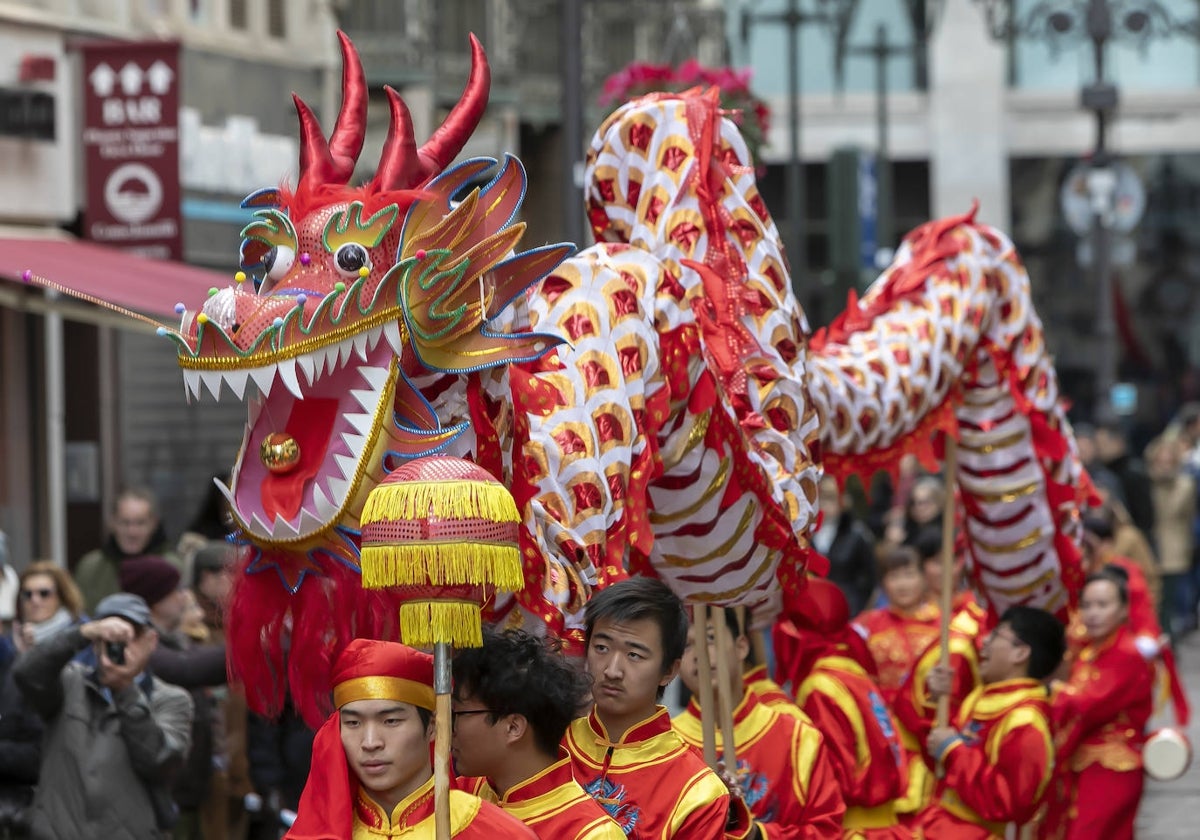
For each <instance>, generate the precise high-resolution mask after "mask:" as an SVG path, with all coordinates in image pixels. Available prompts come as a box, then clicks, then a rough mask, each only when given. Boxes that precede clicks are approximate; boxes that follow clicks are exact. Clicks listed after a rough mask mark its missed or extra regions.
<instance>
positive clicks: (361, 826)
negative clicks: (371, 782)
mask: <svg viewBox="0 0 1200 840" xmlns="http://www.w3.org/2000/svg"><path fill="white" fill-rule="evenodd" d="M289 836H290V835H289ZM433 836H434V825H433V778H432V777H430V778H429V780H428V781H426V782H425V784H423V785H421V787H419V788H417V789H416V790H415V791H413V792H412V793H411V794H409V795H408V796H407V797H406V798H405V799H403V800H401V801H400V803H399V804H398V805H396V807H395V808H393V809H392V813H391V814H386V813H384V811H383V809H382V808H380V807H379V806H378V805H377V804H375V801H374V800H372V799H371V798H370V797H369V796H367V794H366V793H364V792H363V790H362V788H359V789H358V792H357V794H356V795H355V797H354V829H353V834H351V836H350V840H383V838H387V837H433ZM450 836H451V837H456V838H460V840H496V838H498V837H505V838H508V837H512V838H530V840H534V838H536V837H537V835H536V834H534V833H533V831H531V830H530V829H528V828H526V827H525V826H524V825H522V824H521V823H520V822H519V821H517V820H516V819H515V818H513V817H511V816H509V815H508V814H506V813H504V812H503V811H501V810H500V809H499V808H497V807H496V806H495V805H493V804H491V803H490V802H484V801H483V800H481V799H480V798H479V797H477V796H472V795H471V794H469V793H464V792H463V791H460V790H451V791H450ZM328 837H330V838H333V837H335V835H334V834H330V835H328Z"/></svg>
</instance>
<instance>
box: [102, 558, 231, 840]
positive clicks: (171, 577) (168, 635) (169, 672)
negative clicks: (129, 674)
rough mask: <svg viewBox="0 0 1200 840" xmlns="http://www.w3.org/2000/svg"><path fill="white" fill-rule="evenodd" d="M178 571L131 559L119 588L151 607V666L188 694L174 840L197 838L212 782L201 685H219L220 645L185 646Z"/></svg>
mask: <svg viewBox="0 0 1200 840" xmlns="http://www.w3.org/2000/svg"><path fill="white" fill-rule="evenodd" d="M179 584H180V577H179V569H177V568H175V566H173V565H171V564H170V563H169V562H167V561H166V560H164V559H163V558H161V557H155V556H153V555H149V556H146V557H131V558H129V559H127V560H125V561H123V562H122V563H121V588H122V589H123V590H124V591H125V592H131V593H133V594H134V595H137V596H139V597H141V598H142V599H143V600H144V601H145V602H146V603H147V604H149V606H150V621H151V624H152V625H153V626H154V628H155V630H157V631H158V636H159V640H160V642H161V644H160V645H159V646H158V648H157V649H156V650H155V652H154V654H153V655H152V656H151V657H150V667H151V668H152V669H153V670H154V672H155V673H156V674H157V675H158V676H159V677H160V678H161V679H162V680H163V681H165V682H167V683H170V684H171V685H174V686H178V687H179V688H183V689H186V690H187V691H188V692H190V693H191V696H192V704H193V706H194V708H195V713H194V715H193V719H192V732H191V743H192V748H191V752H190V753H189V754H188V757H187V764H186V767H185V768H184V770H183V771H182V772H181V773H180V774H179V779H178V783H177V784H176V785H175V788H174V795H175V802H176V804H177V805H178V806H179V810H180V819H179V823H178V825H177V826H176V827H175V832H174V837H175V838H176V840H184V838H187V839H188V840H191V839H192V838H199V837H200V813H199V808H200V803H201V802H203V801H204V799H205V797H207V796H208V792H209V787H210V784H211V781H212V769H213V765H212V760H213V740H212V710H211V707H210V706H211V704H210V703H209V701H208V697H207V695H206V694H205V689H206V688H210V687H212V686H219V685H224V684H225V680H226V676H225V647H224V645H202V646H194V647H193V646H190V645H189V644H188V640H187V638H186V636H185V635H184V634H183V633H182V631H181V625H182V623H183V617H184V610H185V609H186V607H187V593H186V591H185V590H184V589H182V588H181V587H180V585H179Z"/></svg>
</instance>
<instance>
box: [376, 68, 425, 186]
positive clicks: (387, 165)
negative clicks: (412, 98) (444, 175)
mask: <svg viewBox="0 0 1200 840" xmlns="http://www.w3.org/2000/svg"><path fill="white" fill-rule="evenodd" d="M383 91H384V93H386V94H387V98H388V105H389V107H390V108H391V111H392V118H391V124H390V125H389V126H388V135H387V139H386V140H384V141H383V154H382V155H381V156H380V162H379V171H378V172H376V173H375V179H374V180H373V181H371V186H370V189H371V190H372V191H375V190H379V191H386V190H404V189H409V188H411V187H415V186H417V185H418V184H420V183H421V182H422V181H424V180H425V176H424V175H423V174H422V172H421V169H420V163H419V161H418V160H417V139H416V137H414V136H413V124H412V114H410V113H409V111H408V106H407V105H405V104H404V100H403V99H401V98H400V94H398V93H396V91H395V90H393V89H392V88H390V87H388V86H387V85H385V86H384V88H383Z"/></svg>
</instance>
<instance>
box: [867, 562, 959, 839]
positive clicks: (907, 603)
mask: <svg viewBox="0 0 1200 840" xmlns="http://www.w3.org/2000/svg"><path fill="white" fill-rule="evenodd" d="M879 565H880V572H881V575H880V582H881V585H882V586H883V591H884V594H885V595H887V599H888V605H887V606H886V607H882V608H880V609H877V610H871V611H870V612H866V613H863V614H862V615H860V616H859V617H858V619H857V620H856V623H857V624H858V626H859V627H861V628H862V629H863V631H864V632H865V633H866V634H867V647H868V648H870V650H871V656H872V657H873V658H874V659H875V667H876V669H877V671H878V681H879V688H880V690H881V691H882V693H883V699H884V701H885V702H886V703H887V705H888V708H892V706H893V704H894V703H895V701H896V697H897V696H898V695H899V694H900V687H901V686H902V685H903V684H904V681H905V680H906V679H907V678H908V675H909V674H910V673H912V671H913V668H914V667H915V666H916V664H917V659H918V657H919V656H920V655H921V652H922V651H924V650H925V649H926V648H927V647H929V645H930V643H932V642H933V641H934V640H935V639H936V638H937V636H938V631H939V629H940V622H941V610H940V609H938V606H937V604H935V603H934V602H933V601H932V600H931V599H930V597H929V590H928V589H927V588H926V580H925V574H924V572H923V571H922V570H921V558H920V555H919V554H918V553H917V551H916V549H913V548H910V547H908V546H897V547H894V548H890V549H888V550H887V551H886V552H885V553H884V555H883V556H882V557H881V558H880V563H879ZM900 744H901V746H903V747H904V752H905V756H906V758H907V762H906V763H907V766H908V777H907V787H906V792H905V794H904V796H903V797H902V798H901V800H900V801H899V802H898V803H897V804H896V808H897V810H898V811H899V812H900V813H901V814H902V815H906V816H905V818H906V819H909V820H912V819H915V817H916V814H917V813H918V812H920V811H921V809H922V808H924V807H925V805H926V804H927V803H928V801H929V796H930V794H931V793H932V792H933V780H932V779H931V778H930V777H929V774H928V772H926V769H925V765H924V763H923V762H922V761H921V759H920V754H921V742H920V741H919V740H917V738H916V737H915V736H914V735H913V734H912V733H911V732H909V731H908V730H907V729H906V728H904V727H903V726H901V728H900Z"/></svg>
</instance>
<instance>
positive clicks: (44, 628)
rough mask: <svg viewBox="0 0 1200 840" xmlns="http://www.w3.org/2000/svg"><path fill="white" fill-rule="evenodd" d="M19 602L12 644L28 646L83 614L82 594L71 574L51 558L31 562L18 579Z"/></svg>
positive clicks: (19, 646) (65, 626)
mask: <svg viewBox="0 0 1200 840" xmlns="http://www.w3.org/2000/svg"><path fill="white" fill-rule="evenodd" d="M18 588H19V592H20V598H21V600H20V602H19V603H18V605H17V620H16V622H15V623H14V624H13V644H14V645H15V646H16V649H17V651H18V652H24V651H26V650H29V649H30V648H31V647H33V646H34V645H36V644H38V643H40V642H44V641H45V640H46V639H48V638H50V637H51V636H53V635H55V634H56V633H58V632H60V631H62V630H64V629H65V628H67V627H70V626H72V625H74V624H78V623H79V622H80V620H81V619H82V618H83V596H82V595H81V594H80V593H79V587H78V586H76V585H75V581H73V580H72V579H71V575H70V574H69V573H68V572H67V570H66V569H64V568H63V567H62V566H59V565H58V564H57V563H52V562H50V561H49V560H38V561H35V562H33V563H30V564H29V565H28V566H26V567H25V569H24V570H23V571H22V572H21V576H20V578H19V579H18Z"/></svg>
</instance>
